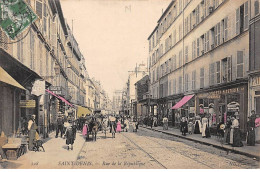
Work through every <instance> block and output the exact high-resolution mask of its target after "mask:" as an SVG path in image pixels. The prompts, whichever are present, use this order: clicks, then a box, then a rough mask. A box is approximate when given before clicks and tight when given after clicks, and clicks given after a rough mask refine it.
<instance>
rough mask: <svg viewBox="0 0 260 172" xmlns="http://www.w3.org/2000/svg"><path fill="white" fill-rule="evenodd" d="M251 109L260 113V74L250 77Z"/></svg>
mask: <svg viewBox="0 0 260 172" xmlns="http://www.w3.org/2000/svg"><path fill="white" fill-rule="evenodd" d="M249 78H250V79H249V111H248V112H251V111H252V110H255V112H256V114H257V115H260V74H256V75H252V76H250V77H249Z"/></svg>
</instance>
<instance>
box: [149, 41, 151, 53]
mask: <svg viewBox="0 0 260 172" xmlns="http://www.w3.org/2000/svg"><path fill="white" fill-rule="evenodd" d="M149 51H151V39H149Z"/></svg>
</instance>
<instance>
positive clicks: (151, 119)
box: [150, 117, 153, 128]
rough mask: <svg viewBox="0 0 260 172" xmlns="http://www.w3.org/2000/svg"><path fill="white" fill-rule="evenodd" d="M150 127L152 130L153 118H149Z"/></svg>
mask: <svg viewBox="0 0 260 172" xmlns="http://www.w3.org/2000/svg"><path fill="white" fill-rule="evenodd" d="M150 125H151V128H153V117H151V118H150Z"/></svg>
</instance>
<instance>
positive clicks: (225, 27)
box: [224, 17, 228, 41]
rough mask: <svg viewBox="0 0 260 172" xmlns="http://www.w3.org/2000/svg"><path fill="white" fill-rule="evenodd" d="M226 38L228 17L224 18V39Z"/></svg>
mask: <svg viewBox="0 0 260 172" xmlns="http://www.w3.org/2000/svg"><path fill="white" fill-rule="evenodd" d="M227 40H228V17H226V18H225V19H224V41H227Z"/></svg>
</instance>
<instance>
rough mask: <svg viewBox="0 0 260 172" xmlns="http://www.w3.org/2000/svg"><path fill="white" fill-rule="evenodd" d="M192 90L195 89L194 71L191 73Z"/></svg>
mask: <svg viewBox="0 0 260 172" xmlns="http://www.w3.org/2000/svg"><path fill="white" fill-rule="evenodd" d="M191 82H192V83H191V88H192V90H195V89H196V70H194V71H192V81H191Z"/></svg>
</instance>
